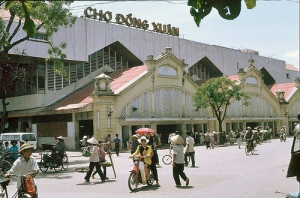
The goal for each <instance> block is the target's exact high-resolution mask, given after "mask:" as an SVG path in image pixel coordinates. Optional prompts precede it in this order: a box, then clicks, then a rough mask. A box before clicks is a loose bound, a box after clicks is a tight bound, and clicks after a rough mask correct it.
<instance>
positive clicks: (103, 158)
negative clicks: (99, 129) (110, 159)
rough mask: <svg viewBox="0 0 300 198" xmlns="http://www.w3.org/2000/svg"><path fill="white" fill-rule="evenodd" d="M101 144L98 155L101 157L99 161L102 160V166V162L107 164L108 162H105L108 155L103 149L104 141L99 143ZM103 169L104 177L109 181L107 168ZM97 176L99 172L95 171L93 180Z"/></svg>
mask: <svg viewBox="0 0 300 198" xmlns="http://www.w3.org/2000/svg"><path fill="white" fill-rule="evenodd" d="M98 142H99V145H98V155H99V160H100V165H101V162H105V161H106V160H105V155H106V153H105V151H104V149H103V147H102V144H101V143H102V141H98ZM101 167H102V168H103V175H104V177H105V179H108V178H107V177H106V167H105V166H101ZM96 174H97V170H96V171H94V172H93V174H92V178H93V179H95V175H96Z"/></svg>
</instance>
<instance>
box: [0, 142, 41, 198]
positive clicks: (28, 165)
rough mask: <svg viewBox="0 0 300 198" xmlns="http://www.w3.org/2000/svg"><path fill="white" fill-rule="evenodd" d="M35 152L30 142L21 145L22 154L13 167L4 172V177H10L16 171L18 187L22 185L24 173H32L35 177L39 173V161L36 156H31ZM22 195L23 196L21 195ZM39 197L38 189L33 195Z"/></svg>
mask: <svg viewBox="0 0 300 198" xmlns="http://www.w3.org/2000/svg"><path fill="white" fill-rule="evenodd" d="M32 152H33V145H32V144H29V143H25V144H23V145H22V146H21V147H20V154H21V156H20V157H19V158H18V159H17V160H16V161H15V162H14V164H13V165H12V167H11V169H10V170H9V171H7V173H6V174H4V177H5V178H7V177H9V176H10V175H11V174H12V173H14V174H15V175H16V176H17V177H18V178H17V188H18V189H19V188H20V187H21V176H23V175H28V174H30V175H32V176H33V177H35V176H36V175H37V174H38V173H39V167H38V164H37V161H36V159H35V158H34V157H32V156H31V154H32ZM19 197H21V196H19ZM33 197H35V198H37V197H38V196H37V191H36V193H35V195H34V196H33Z"/></svg>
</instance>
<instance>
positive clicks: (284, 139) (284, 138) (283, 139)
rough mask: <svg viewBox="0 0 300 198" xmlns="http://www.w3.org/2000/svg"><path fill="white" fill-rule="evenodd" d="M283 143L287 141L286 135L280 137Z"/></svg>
mask: <svg viewBox="0 0 300 198" xmlns="http://www.w3.org/2000/svg"><path fill="white" fill-rule="evenodd" d="M282 141H284V142H285V141H286V135H285V133H282V134H281V135H280V142H282Z"/></svg>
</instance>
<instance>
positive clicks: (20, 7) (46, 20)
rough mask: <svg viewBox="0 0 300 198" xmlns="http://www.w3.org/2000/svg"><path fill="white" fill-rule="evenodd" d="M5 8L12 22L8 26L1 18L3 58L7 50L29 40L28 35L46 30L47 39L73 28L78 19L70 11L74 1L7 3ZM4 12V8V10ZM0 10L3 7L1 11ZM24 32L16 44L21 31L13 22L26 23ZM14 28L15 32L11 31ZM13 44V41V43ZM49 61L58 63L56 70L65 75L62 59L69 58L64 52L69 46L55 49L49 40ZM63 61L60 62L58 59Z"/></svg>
mask: <svg viewBox="0 0 300 198" xmlns="http://www.w3.org/2000/svg"><path fill="white" fill-rule="evenodd" d="M4 2H5V9H6V10H9V12H10V14H11V19H12V20H11V21H9V22H8V24H7V25H5V23H4V21H3V20H2V19H1V18H0V56H1V57H7V55H8V51H9V50H10V49H12V48H13V47H14V46H16V45H17V44H19V43H21V42H24V41H26V40H27V39H28V38H29V36H32V35H34V34H36V32H38V31H39V30H41V29H43V32H45V33H46V34H47V36H48V38H49V37H50V36H51V35H52V34H53V33H54V32H57V31H58V30H59V28H60V27H61V26H63V27H67V26H68V25H70V26H72V24H74V23H75V21H76V17H75V16H73V15H72V13H71V12H70V10H69V9H68V7H69V5H70V4H71V3H72V2H73V1H49V2H46V1H27V0H19V1H4ZM2 9H3V8H2ZM0 11H1V8H0ZM24 20H25V22H24V24H23V30H24V31H25V32H26V34H27V35H26V36H25V37H23V38H20V39H19V40H17V41H15V40H14V39H13V38H14V37H15V35H16V33H17V32H18V31H19V27H18V26H17V28H15V29H13V28H12V26H11V24H12V23H13V21H15V22H17V21H19V23H20V25H21V24H22V21H24ZM11 29H12V30H11ZM12 41H13V42H12ZM49 45H50V49H49V52H50V53H49V58H48V60H52V61H53V62H54V64H55V68H56V71H57V72H58V73H59V74H63V73H64V72H65V71H64V70H63V69H62V68H63V66H62V64H63V63H62V60H63V59H65V58H66V55H65V54H64V53H63V49H64V48H65V47H66V44H65V43H64V44H61V45H59V46H54V45H53V43H52V42H51V41H49ZM58 59H60V60H58Z"/></svg>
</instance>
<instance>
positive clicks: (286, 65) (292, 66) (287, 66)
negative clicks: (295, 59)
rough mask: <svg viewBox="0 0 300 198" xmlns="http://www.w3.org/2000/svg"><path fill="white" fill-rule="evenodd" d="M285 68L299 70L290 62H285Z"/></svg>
mask: <svg viewBox="0 0 300 198" xmlns="http://www.w3.org/2000/svg"><path fill="white" fill-rule="evenodd" d="M285 68H286V69H287V70H292V71H299V70H298V69H297V68H296V67H295V66H294V65H291V64H285Z"/></svg>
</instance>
